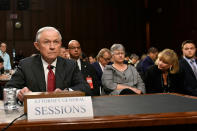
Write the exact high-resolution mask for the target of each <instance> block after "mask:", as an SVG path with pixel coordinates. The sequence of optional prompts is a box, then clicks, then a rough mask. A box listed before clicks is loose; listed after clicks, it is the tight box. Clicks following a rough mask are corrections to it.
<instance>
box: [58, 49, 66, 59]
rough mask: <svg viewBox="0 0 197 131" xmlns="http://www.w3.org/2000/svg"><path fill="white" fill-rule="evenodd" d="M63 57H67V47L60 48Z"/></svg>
mask: <svg viewBox="0 0 197 131" xmlns="http://www.w3.org/2000/svg"><path fill="white" fill-rule="evenodd" d="M59 56H61V57H63V58H66V49H65V48H60V55H59Z"/></svg>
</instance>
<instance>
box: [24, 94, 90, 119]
mask: <svg viewBox="0 0 197 131" xmlns="http://www.w3.org/2000/svg"><path fill="white" fill-rule="evenodd" d="M84 95H85V94H84V93H83V92H80V91H72V92H60V93H55V92H52V93H48V92H31V93H27V94H25V96H24V112H25V113H27V118H28V120H38V119H54V118H80V117H83V118H84V117H90V118H91V117H93V107H92V99H91V97H90V96H84Z"/></svg>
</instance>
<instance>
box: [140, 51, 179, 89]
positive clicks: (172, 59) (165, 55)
mask: <svg viewBox="0 0 197 131" xmlns="http://www.w3.org/2000/svg"><path fill="white" fill-rule="evenodd" d="M178 72H179V62H178V57H177V54H176V53H175V52H174V51H173V50H171V49H164V50H163V51H162V52H160V53H159V55H158V58H157V60H156V62H155V65H153V66H151V67H150V68H149V69H148V70H147V71H146V74H145V79H144V82H145V87H146V92H147V93H168V92H178V90H177V88H180V86H181V84H180V83H181V80H180V76H179V74H178Z"/></svg>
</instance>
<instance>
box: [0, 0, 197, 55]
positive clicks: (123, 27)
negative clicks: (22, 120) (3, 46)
mask: <svg viewBox="0 0 197 131" xmlns="http://www.w3.org/2000/svg"><path fill="white" fill-rule="evenodd" d="M5 1H8V2H10V3H9V5H10V7H9V9H8V10H1V11H0V18H1V20H0V25H1V31H0V41H5V42H7V44H8V52H9V54H10V55H11V56H12V49H13V48H14V46H15V49H16V52H18V51H19V50H23V52H24V54H25V56H29V55H31V54H32V53H36V50H35V48H34V47H33V41H34V38H35V34H36V32H37V30H38V29H39V28H41V27H43V26H54V27H56V28H58V29H59V30H60V32H61V34H62V37H63V45H65V46H67V43H68V41H69V40H71V39H77V40H79V42H80V43H81V45H82V50H83V51H84V52H85V53H86V54H91V53H94V54H97V52H98V51H99V50H100V49H101V48H104V47H107V48H110V46H111V45H112V44H113V43H122V44H123V45H124V46H125V47H126V50H127V51H128V52H131V53H133V52H135V53H137V54H139V55H141V54H142V53H145V52H146V51H147V49H146V48H147V47H149V46H155V47H157V48H159V50H162V49H164V48H171V49H174V50H175V51H177V53H178V54H180V44H181V42H182V41H183V40H185V39H194V40H196V38H197V9H196V8H195V7H196V6H197V1H196V0H29V4H28V7H27V9H25V10H19V8H18V2H21V1H23V0H0V4H1V3H2V2H5ZM25 1H28V0H25ZM146 2H147V3H146ZM146 6H147V7H148V8H145V7H146ZM0 7H1V6H0ZM3 7H4V6H3ZM12 14H16V15H17V18H16V19H14V20H13V19H11V18H10V16H11V15H12ZM17 21H20V22H22V27H21V28H20V29H16V28H15V27H14V23H15V22H17ZM147 22H149V23H150V32H146V23H147ZM147 34H149V35H150V39H149V41H150V45H148V46H147V41H146V35H147Z"/></svg>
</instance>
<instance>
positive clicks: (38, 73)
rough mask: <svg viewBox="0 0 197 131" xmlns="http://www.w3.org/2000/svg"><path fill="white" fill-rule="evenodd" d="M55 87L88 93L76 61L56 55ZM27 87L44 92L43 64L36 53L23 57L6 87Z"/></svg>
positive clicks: (88, 90)
mask: <svg viewBox="0 0 197 131" xmlns="http://www.w3.org/2000/svg"><path fill="white" fill-rule="evenodd" d="M55 79H56V88H60V89H62V90H64V89H65V88H71V89H72V90H78V91H83V92H85V93H86V95H90V94H91V92H90V89H89V86H88V84H87V83H86V82H85V81H84V80H83V77H82V75H81V72H80V71H79V68H78V66H77V63H76V62H75V61H73V60H68V59H63V58H61V57H57V64H56V70H55ZM25 86H26V87H28V88H29V89H30V90H31V91H33V92H45V91H46V82H45V76H44V69H43V64H42V61H41V56H40V55H36V56H33V57H28V58H25V59H23V60H22V61H21V62H20V63H19V66H18V68H17V71H16V72H15V73H14V74H13V75H12V78H11V80H10V81H8V82H7V84H6V87H15V88H18V89H21V88H23V87H25Z"/></svg>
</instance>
